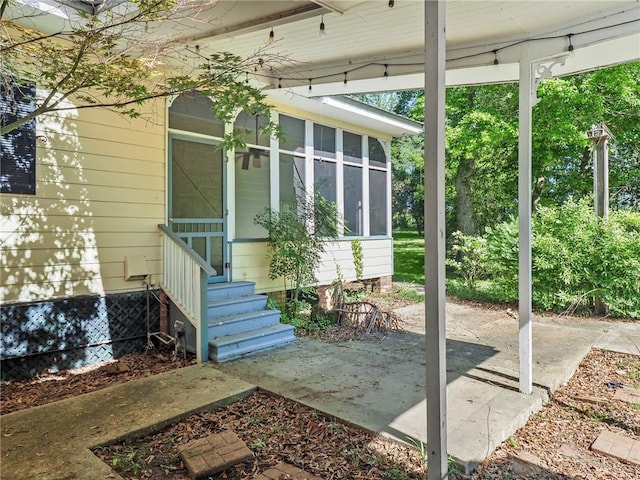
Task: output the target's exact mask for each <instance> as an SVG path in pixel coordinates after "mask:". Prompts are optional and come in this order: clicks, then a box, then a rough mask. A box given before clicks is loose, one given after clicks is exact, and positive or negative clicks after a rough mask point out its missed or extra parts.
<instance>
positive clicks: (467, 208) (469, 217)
mask: <svg viewBox="0 0 640 480" xmlns="http://www.w3.org/2000/svg"><path fill="white" fill-rule="evenodd" d="M475 165H476V160H475V158H461V159H460V163H459V165H458V170H457V171H456V226H457V228H458V230H460V231H461V232H462V233H464V234H465V235H475V234H476V233H478V222H477V221H476V216H475V212H474V211H473V174H474V170H475Z"/></svg>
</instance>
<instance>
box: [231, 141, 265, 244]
mask: <svg viewBox="0 0 640 480" xmlns="http://www.w3.org/2000/svg"><path fill="white" fill-rule="evenodd" d="M269 170H270V168H269V152H268V151H266V150H264V151H263V150H260V152H259V153H258V152H257V151H256V150H254V151H249V150H248V149H247V150H245V151H238V150H237V151H236V161H235V171H236V196H235V203H236V235H235V236H236V238H266V237H267V232H266V230H265V229H264V228H262V227H259V226H258V225H256V224H255V223H253V219H254V218H255V217H256V215H257V214H258V213H260V212H262V211H263V210H264V209H265V208H267V207H269V195H270V189H269V179H270V177H269Z"/></svg>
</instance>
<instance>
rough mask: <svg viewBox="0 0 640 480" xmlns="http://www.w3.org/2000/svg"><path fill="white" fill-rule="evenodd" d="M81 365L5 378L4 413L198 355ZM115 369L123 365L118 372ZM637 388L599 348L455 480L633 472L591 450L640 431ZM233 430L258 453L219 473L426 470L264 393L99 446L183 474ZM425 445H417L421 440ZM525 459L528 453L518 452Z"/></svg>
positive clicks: (408, 453)
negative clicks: (607, 436) (283, 468)
mask: <svg viewBox="0 0 640 480" xmlns="http://www.w3.org/2000/svg"><path fill="white" fill-rule="evenodd" d="M118 363H122V364H123V365H126V368H123V367H119V368H114V367H113V364H111V365H112V366H111V368H110V370H107V368H108V367H109V366H108V365H106V366H102V367H100V368H98V369H94V370H91V371H87V372H83V373H79V372H74V373H66V374H57V375H50V376H48V377H42V378H39V379H35V380H30V381H23V382H10V383H5V384H3V385H2V389H1V394H2V403H1V406H2V413H3V414H5V413H9V412H11V411H16V410H20V409H24V408H29V407H31V406H35V405H40V404H43V403H49V402H51V401H55V400H60V399H63V398H66V397H70V396H74V395H79V394H82V393H85V392H89V391H93V390H96V389H98V388H104V387H106V386H109V385H113V384H115V383H121V382H124V381H128V380H131V379H134V378H140V377H144V376H148V375H152V374H155V373H159V372H161V371H165V370H168V369H171V368H179V367H181V366H184V365H186V364H190V363H193V361H192V360H187V361H184V360H177V361H174V360H172V358H171V352H159V351H151V352H150V353H148V354H137V355H129V356H127V357H123V358H121V359H120V360H118ZM114 371H117V372H120V373H113V372H114ZM619 384H622V385H624V386H632V387H635V388H639V387H640V357H638V356H634V355H625V354H619V353H614V352H608V351H601V350H594V351H593V352H591V353H590V354H589V355H588V356H587V357H586V358H585V360H584V361H583V362H582V364H581V365H580V367H579V368H578V371H577V372H576V374H575V375H574V376H573V377H572V379H571V380H570V381H569V383H568V384H567V385H566V386H564V387H562V388H560V389H558V390H557V391H556V393H555V394H554V396H553V398H552V399H551V401H550V402H549V403H548V404H547V405H546V406H545V407H544V408H543V409H542V410H541V411H540V412H539V413H538V414H536V415H534V416H533V417H532V418H531V419H530V420H529V422H528V423H527V424H526V425H525V426H524V427H523V428H521V429H520V430H519V431H518V432H516V433H515V434H514V435H513V436H512V437H511V438H510V439H509V440H507V441H506V442H504V443H503V444H502V445H501V446H500V447H498V449H497V450H496V451H495V452H494V453H493V454H492V455H491V456H490V457H489V458H488V459H487V460H486V461H485V462H483V463H482V464H481V465H480V467H479V468H478V469H477V471H476V472H475V473H474V474H472V475H468V476H467V475H462V474H460V473H458V472H455V471H454V470H453V469H452V471H451V475H450V478H452V479H456V480H458V479H473V480H481V479H483V480H487V479H504V480H506V479H552V478H553V479H558V478H559V479H585V480H587V479H617V480H622V479H629V480H632V479H633V480H636V479H639V478H640V467H638V466H637V465H633V464H628V463H624V462H622V461H619V460H616V459H614V458H611V457H607V456H605V455H600V454H596V453H594V452H592V451H591V450H590V445H591V444H592V442H593V441H594V440H595V438H596V437H597V436H598V434H599V433H600V432H601V431H603V430H609V431H612V432H614V433H618V434H621V435H626V436H629V437H631V438H634V439H636V440H637V439H639V438H640V405H638V404H629V403H625V402H623V401H621V400H617V399H614V395H615V391H616V388H611V387H612V386H614V387H616V386H619ZM223 429H233V430H234V431H235V432H236V433H237V434H238V435H239V436H240V438H241V439H242V440H243V441H244V442H246V444H247V445H248V446H249V448H250V449H251V450H252V451H253V452H254V454H255V459H254V460H253V461H251V462H248V463H245V464H242V465H241V466H239V467H237V468H233V469H231V470H229V471H227V472H224V473H222V474H219V475H217V476H216V477H213V478H218V479H241V478H242V479H245V478H253V477H254V476H255V475H256V473H258V472H259V471H263V470H265V469H266V468H268V467H269V466H273V465H275V464H276V463H278V462H280V461H285V462H288V463H290V464H292V465H295V466H297V467H299V468H302V469H304V470H306V471H308V472H310V473H313V474H315V475H318V476H320V477H322V478H325V479H346V478H349V479H372V480H373V479H398V480H401V479H414V478H416V479H417V478H423V476H424V463H423V456H422V454H421V452H420V448H416V447H415V446H413V447H412V446H407V445H398V444H396V443H394V442H390V441H387V440H384V439H381V438H379V437H378V436H377V435H374V434H372V433H370V432H366V431H363V430H361V429H359V428H356V427H353V426H351V425H348V424H346V423H343V422H342V421H340V420H337V419H334V418H331V417H327V416H324V415H322V414H321V413H319V412H317V411H315V410H313V409H310V408H308V407H306V406H303V405H300V404H298V403H295V402H292V401H290V400H287V399H284V398H281V397H274V396H272V395H270V394H267V393H265V392H257V393H255V394H254V395H252V396H251V397H249V398H247V399H244V400H242V401H239V402H236V403H234V404H232V405H230V406H228V407H226V408H224V409H220V410H216V411H212V412H204V413H201V414H199V415H194V416H192V417H191V418H189V419H186V420H185V421H182V422H179V423H177V424H175V425H172V426H170V427H168V428H167V429H165V430H163V431H161V432H158V433H156V434H154V435H149V436H147V437H143V438H138V439H134V440H130V441H128V442H124V443H120V444H116V445H111V446H108V447H101V448H99V449H97V451H96V454H97V455H98V456H100V457H101V458H103V459H104V461H105V462H107V463H108V464H109V465H111V466H112V467H113V468H114V469H115V470H116V471H118V473H119V474H120V475H122V476H123V477H124V478H128V479H134V478H135V479H169V480H171V479H185V478H188V477H187V473H186V470H185V469H184V467H183V465H182V463H181V461H180V460H179V458H178V456H177V455H178V447H179V446H180V445H183V444H185V443H187V442H189V441H190V440H193V439H196V438H202V437H204V436H207V435H209V434H210V433H212V432H218V431H221V430H223ZM417 447H419V445H418V446H417ZM518 458H522V459H523V460H518ZM529 462H533V463H534V464H535V465H532V464H531V463H529Z"/></svg>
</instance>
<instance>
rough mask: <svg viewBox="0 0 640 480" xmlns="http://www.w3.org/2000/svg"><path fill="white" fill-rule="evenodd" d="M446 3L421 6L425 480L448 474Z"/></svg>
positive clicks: (434, 2) (437, 479)
mask: <svg viewBox="0 0 640 480" xmlns="http://www.w3.org/2000/svg"><path fill="white" fill-rule="evenodd" d="M445 18H446V17H445V2H444V0H441V1H435V0H427V1H426V2H425V65H424V67H425V87H424V88H425V95H424V98H425V115H424V119H425V122H424V128H425V141H424V146H425V152H424V154H425V160H424V172H425V175H424V178H425V182H424V187H425V188H424V191H425V194H424V212H425V232H424V239H425V255H424V257H425V293H426V296H425V302H426V306H425V331H426V334H425V362H426V374H427V377H426V383H427V452H428V457H427V459H428V463H427V466H428V473H427V479H428V480H442V479H446V478H448V474H447V390H446V389H447V368H446V316H445V215H444V207H445V202H444V178H445V175H444V146H445V129H444V125H445V58H446V57H445V56H446V46H445Z"/></svg>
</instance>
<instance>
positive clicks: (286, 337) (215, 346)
mask: <svg viewBox="0 0 640 480" xmlns="http://www.w3.org/2000/svg"><path fill="white" fill-rule="evenodd" d="M293 330H294V328H293V326H292V325H283V324H278V325H272V326H270V327H265V328H259V329H257V330H252V331H250V332H243V333H237V334H235V335H226V336H224V337H218V338H213V339H211V340H209V358H210V359H211V360H215V361H217V362H223V361H225V360H231V359H232V358H237V357H240V356H242V355H245V354H247V353H253V352H255V351H258V350H265V349H267V348H273V347H278V346H281V345H285V344H287V343H291V342H294V341H295V339H296V337H295V336H294V334H293Z"/></svg>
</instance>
